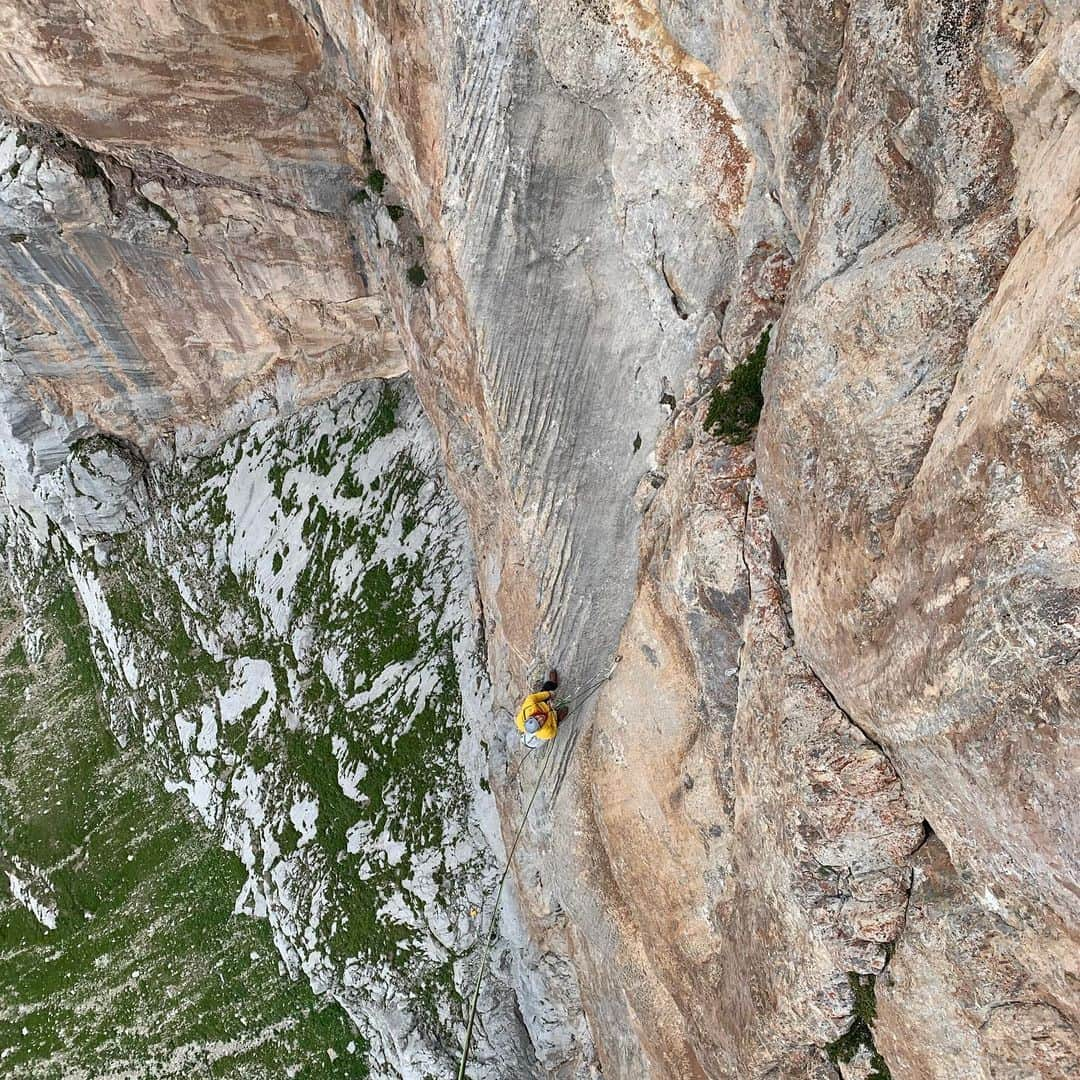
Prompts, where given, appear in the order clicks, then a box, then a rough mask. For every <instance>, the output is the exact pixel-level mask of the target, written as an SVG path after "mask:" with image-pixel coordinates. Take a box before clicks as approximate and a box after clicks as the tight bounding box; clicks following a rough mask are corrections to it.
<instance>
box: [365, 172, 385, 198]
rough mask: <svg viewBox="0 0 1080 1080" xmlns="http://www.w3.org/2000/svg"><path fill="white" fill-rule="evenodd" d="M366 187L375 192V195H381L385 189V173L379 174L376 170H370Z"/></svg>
mask: <svg viewBox="0 0 1080 1080" xmlns="http://www.w3.org/2000/svg"><path fill="white" fill-rule="evenodd" d="M367 182H368V187H369V188H371V190H372V191H374V192H375V194H376V195H381V194H382V191H383V188H384V187H386V173H381V172H379V170H378V169H372V170H371V172H369V173H368V178H367Z"/></svg>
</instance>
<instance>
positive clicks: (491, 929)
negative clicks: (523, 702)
mask: <svg viewBox="0 0 1080 1080" xmlns="http://www.w3.org/2000/svg"><path fill="white" fill-rule="evenodd" d="M621 659H622V654H617V655H616V657H615V659H614V660H613V661H612V663H611V667H610V668H608V670H607V673H606V674H605V675H604V676H603V677H602V678H600V679H597V680H596V681H595V682H593V683H590V684H589V685H588V686H586V687H584V688H583V689H581V690H579V691H578V692H577V693H576V694H574V695H572V696H571V697H570V698H568V699H567V700H566V701H564V702H562V703H561V704H562V705H565V706H567V707H573V708H574V709H578V708H580V707H581V704H582V703H583V702H584V701H586V700H588V698H589V697H590V696H591V695H592V694H594V693H595V692H596V691H597V690H599V689H600V687H601V686H603V685H604V683H606V682H607V681H608V679H610V678H611V676H612V675H614V674H615V668H616V666H617V665H618V663H619V661H620V660H621ZM570 715H571V714H570V713H567V719H569V718H570ZM564 723H565V721H564ZM553 742H554V740H550V741H549V749H548V753H546V754H545V755H544V764H543V765H542V766H541V767H540V772H539V774H538V775H537V777H536V783H535V785H534V786H533V789H532V794H531V795H530V796H529V801H528V803H527V804H526V806H525V813H524V814H522V815H521V824H519V825H518V827H517V832H515V833H514V839H513V842H512V843H511V845H510V850H509V851H508V852H507V855H506V865H505V866H504V867H503V872H502V876H501V877H500V878H499V887H498V888H497V889H496V890H495V903H494V905H493V907H492V909H491V923H490V925H489V926H488V933H487V940H486V941H485V942H484V951H483V952H482V953H481V954H480V969H479V970H478V971H477V973H476V986H475V987H474V988H473V995H472V1001H471V1002H470V1003H469V1019H468V1022H467V1023H466V1025H465V1045H464V1047H463V1048H462V1051H461V1062H460V1064H459V1065H458V1071H457V1080H465V1067H466V1066H467V1065H468V1063H469V1049H470V1047H471V1046H472V1035H473V1026H474V1025H475V1023H476V1006H477V1003H478V1002H479V1001H480V984H481V983H482V982H483V980H484V972H485V971H486V970H487V965H488V959H489V958H490V956H491V947H492V945H493V944H494V942H495V928H496V926H498V923H499V901H500V900H501V899H502V891H503V886H504V885H505V884H506V879H507V877H509V875H510V866H511V864H512V863H513V861H514V852H515V851H517V846H518V841H519V840H520V839H521V834H522V832H523V831H524V829H525V822H526V821H528V820H529V812H530V811H531V810H532V806H533V803H534V802H535V801H536V796H537V795H538V794H539V792H540V785H541V784H542V783H543V781H544V777H545V776H546V775H547V771H548V768H549V766H550V765H551V763H552V761H554V760H555V755H554V754H552V753H551V751H550V746H551V744H552V743H553ZM530 751H531V748H530ZM527 756H528V755H527V754H526V755H524V756H523V757H522V759H521V761H520V762H519V763H518V767H517V769H516V770H515V771H514V774H513V775H514V777H515V778H516V777H517V774H518V772H520V771H521V766H522V764H524V762H525V758H526V757H527ZM507 783H508V785H509V781H508V782H507Z"/></svg>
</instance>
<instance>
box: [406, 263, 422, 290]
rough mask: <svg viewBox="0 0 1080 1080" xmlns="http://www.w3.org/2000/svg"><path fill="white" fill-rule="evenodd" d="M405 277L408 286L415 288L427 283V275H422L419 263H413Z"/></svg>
mask: <svg viewBox="0 0 1080 1080" xmlns="http://www.w3.org/2000/svg"><path fill="white" fill-rule="evenodd" d="M405 276H406V277H407V278H408V279H409V284H410V285H415V286H416V287H417V288H419V287H420V286H421V285H423V284H424V282H425V281H427V274H425V273H424V268H423V267H422V266H421V265H420V264H419V263H413V264H412V266H410V267H409V272H408V273H407V274H406V275H405Z"/></svg>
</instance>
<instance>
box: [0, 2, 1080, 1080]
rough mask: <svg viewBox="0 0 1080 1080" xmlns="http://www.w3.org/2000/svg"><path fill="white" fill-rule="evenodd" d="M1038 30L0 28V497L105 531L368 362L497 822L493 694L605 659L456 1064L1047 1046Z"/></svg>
mask: <svg viewBox="0 0 1080 1080" xmlns="http://www.w3.org/2000/svg"><path fill="white" fill-rule="evenodd" d="M1077 14H1078V13H1077V10H1076V8H1075V5H1072V4H1069V3H1055V2H1041V3H1040V2H1036V3H1030V4H1028V3H1014V2H1012V0H1001V2H998V3H993V2H989V3H987V2H978V0H972V2H969V3H962V2H957V0H918V2H915V3H912V4H908V5H906V6H897V5H892V4H889V3H886V2H884V0H852V2H851V3H850V4H847V5H844V4H814V3H808V2H803V0H779V2H777V3H761V4H756V5H748V4H742V3H736V2H733V0H706V2H705V3H702V4H699V5H689V4H683V3H669V2H665V0H596V2H590V0H551V2H549V3H545V4H531V3H528V2H527V0H494V2H486V3H479V2H477V0H420V2H419V3H409V4H406V3H401V2H399V0H385V2H380V3H374V2H368V0H356V2H355V3H352V4H347V3H344V2H342V0H306V2H303V3H301V2H299V0H297V2H296V3H294V4H291V5H290V4H289V3H287V2H285V0H261V2H260V3H258V4H255V5H231V4H225V3H220V2H217V0H192V2H187V0H183V2H180V3H173V4H171V5H160V4H155V3H151V2H150V0H141V2H139V0H125V2H124V3H120V4H117V3H110V4H106V3H104V2H99V0H91V2H89V3H87V2H82V3H78V4H76V3H67V2H60V3H57V4H53V5H49V7H48V8H47V9H38V8H36V7H34V6H32V5H21V4H14V5H8V6H7V7H6V9H5V15H4V29H5V34H6V41H7V44H6V49H5V50H4V52H3V53H2V54H0V103H2V105H3V107H4V109H5V110H6V113H7V119H6V120H5V127H4V129H3V132H4V137H3V141H2V142H0V215H2V233H3V235H2V236H0V268H2V269H0V272H2V274H3V290H2V295H0V305H2V309H3V337H2V339H0V349H2V350H3V365H2V367H3V401H2V402H0V405H2V425H3V426H2V429H0V434H2V436H3V439H2V445H3V461H4V465H5V469H6V473H7V482H6V490H7V492H8V498H9V500H11V501H14V502H18V503H20V504H21V505H24V506H26V507H28V508H30V509H32V510H33V511H34V512H35V513H45V514H47V515H48V517H49V518H50V520H52V521H53V522H54V523H56V524H57V525H58V526H59V527H63V528H64V529H67V530H68V531H69V533H72V534H75V535H78V534H80V533H82V532H90V531H94V530H95V529H97V528H100V527H101V526H102V523H103V522H107V523H108V525H109V528H110V529H119V530H122V529H124V528H130V527H131V526H132V521H133V520H134V519H133V517H132V515H133V514H137V513H138V512H139V510H138V507H137V506H136V509H134V510H133V509H131V508H130V506H129V504H130V503H131V500H130V499H127V497H126V494H125V493H126V492H127V491H128V490H129V489H130V488H131V487H132V486H133V485H135V484H137V482H138V479H137V478H138V476H140V475H141V473H140V470H141V469H143V468H144V467H147V466H152V467H156V466H157V465H159V464H161V463H168V462H170V461H172V460H174V459H177V458H178V459H179V460H180V461H181V462H184V461H188V460H190V459H191V458H192V457H193V456H198V455H204V454H206V453H207V452H208V451H209V450H210V449H212V448H214V447H216V446H217V445H218V444H220V443H221V442H222V441H223V440H224V439H225V438H227V437H228V436H229V435H231V434H233V433H234V432H236V431H238V430H240V429H243V428H245V427H246V426H248V425H249V424H250V423H252V422H253V421H254V420H256V419H259V420H265V419H266V418H268V417H271V416H273V415H275V414H283V415H286V414H288V413H290V412H291V411H292V410H294V409H295V408H297V407H298V406H300V405H302V404H304V403H306V402H311V401H317V400H320V399H322V398H324V397H326V396H327V395H329V394H330V393H332V392H333V391H336V390H337V389H339V388H340V387H341V386H342V385H344V384H345V383H348V382H352V381H357V380H362V379H366V378H371V377H375V376H389V375H396V374H399V373H401V372H402V371H405V370H406V369H407V370H408V372H409V374H410V375H411V378H412V380H413V382H414V383H415V387H416V391H417V392H418V394H419V397H420V400H421V402H422V403H423V406H424V409H425V411H426V413H427V416H428V417H429V418H430V421H431V422H432V424H433V425H434V427H435V429H436V430H437V432H438V435H439V439H440V442H441V448H442V451H443V457H444V460H445V467H446V469H447V472H448V476H449V478H450V481H451V484H452V485H453V488H454V491H455V493H456V496H457V498H458V500H459V501H460V504H461V507H462V509H463V511H464V514H465V516H466V518H467V521H468V533H469V537H470V540H471V546H472V551H473V556H474V557H475V561H476V576H477V585H478V590H479V598H480V605H479V607H480V611H479V618H480V619H481V620H482V621H481V624H480V627H479V630H480V634H481V637H482V640H483V643H484V647H485V649H486V666H487V675H488V678H489V679H490V693H491V708H492V711H491V712H490V713H485V714H484V715H482V716H481V715H476V716H475V722H476V723H477V724H478V725H479V731H478V732H477V735H478V738H482V739H483V741H484V745H485V746H486V748H487V758H486V762H485V764H484V766H483V769H484V771H485V775H473V776H472V777H471V779H472V781H473V783H475V784H477V785H490V788H491V790H492V791H493V793H494V796H495V800H496V803H497V805H498V808H499V811H500V815H501V823H502V832H503V838H504V839H505V840H509V838H510V837H511V835H512V834H513V832H514V831H515V830H516V828H517V825H518V822H519V820H520V815H521V813H522V810H523V804H524V802H525V800H527V798H528V796H529V793H530V791H531V788H532V783H533V781H534V780H535V777H536V775H537V769H538V766H537V765H536V763H535V762H531V761H529V760H526V762H525V764H524V765H523V766H522V767H521V768H520V770H518V768H517V757H518V753H519V748H518V746H517V742H516V735H515V733H514V732H513V730H512V729H511V728H510V726H509V725H508V724H507V722H506V720H505V716H504V713H503V711H502V710H506V709H508V708H509V709H512V708H513V707H514V705H515V704H516V701H515V699H516V697H517V695H518V694H519V693H520V692H521V690H522V688H523V687H524V686H526V685H527V683H528V682H529V680H530V678H532V677H533V676H534V675H535V672H536V671H537V670H538V669H539V668H540V667H541V666H543V665H545V664H546V663H547V662H548V661H549V660H550V661H553V662H555V663H557V664H558V666H559V667H560V669H561V670H562V671H563V673H564V678H565V679H566V680H567V685H568V686H570V687H571V688H573V687H574V686H582V685H585V684H587V683H588V682H589V680H590V678H592V677H594V676H595V674H596V673H598V672H602V671H604V670H606V669H607V667H608V665H609V664H610V662H611V658H612V657H613V656H614V655H615V654H616V653H620V654H621V655H622V656H623V657H624V659H623V661H622V662H621V664H620V665H619V666H618V668H617V669H616V674H615V676H614V678H613V679H612V680H611V681H610V682H609V683H608V684H607V685H606V686H605V687H604V688H603V690H602V691H601V692H600V693H599V694H598V695H597V696H596V697H594V698H591V699H590V700H589V701H588V702H587V703H586V705H585V707H583V708H582V709H581V710H580V711H579V712H578V713H577V715H575V716H574V717H573V718H572V719H571V721H570V722H569V724H568V725H567V727H566V728H565V730H564V732H563V734H562V735H561V736H560V738H559V740H558V742H557V743H556V745H555V747H554V748H553V750H552V753H553V754H554V755H555V758H554V761H553V762H552V763H549V764H551V766H552V767H551V769H550V773H549V775H550V779H549V780H547V781H546V782H545V783H544V785H543V786H542V789H541V793H540V796H539V800H538V803H537V804H536V805H535V806H534V809H533V812H532V814H531V816H530V819H529V821H528V823H527V825H526V828H525V832H524V841H523V846H522V848H520V849H519V852H518V857H517V859H516V860H515V863H514V876H513V882H514V886H515V889H514V893H515V895H514V897H513V899H512V913H511V918H510V919H509V921H508V923H507V925H506V928H505V930H506V932H505V935H504V937H503V938H502V940H501V942H500V946H499V950H498V955H497V958H496V959H497V963H496V965H495V969H496V972H497V978H496V981H495V982H494V983H493V985H492V987H491V988H490V991H489V992H488V993H487V994H485V996H484V998H483V1000H482V1010H481V1025H482V1028H483V1031H482V1035H483V1038H482V1040H481V1045H480V1046H479V1048H478V1056H477V1062H478V1064H477V1069H478V1072H477V1075H484V1076H518V1075H521V1076H553V1077H565V1078H570V1077H585V1076H590V1075H600V1073H601V1071H602V1074H603V1075H604V1076H618V1077H627V1078H634V1077H656V1078H659V1077H665V1078H666V1077H679V1078H682V1077H688V1078H691V1077H723V1078H727V1077H732V1078H739V1080H742V1078H744V1077H775V1078H786V1077H791V1078H795V1077H799V1078H803V1077H805V1078H811V1077H812V1078H815V1080H817V1078H821V1080H824V1078H827V1077H832V1078H835V1077H836V1076H838V1075H840V1076H843V1077H844V1080H850V1078H852V1077H857V1078H858V1080H863V1078H865V1077H867V1076H878V1077H880V1076H882V1075H884V1072H883V1070H884V1069H886V1068H888V1069H889V1070H891V1073H892V1075H893V1076H895V1077H897V1078H905V1080H916V1078H919V1080H922V1078H927V1077H932V1078H941V1080H945V1078H953V1077H964V1078H967V1077H971V1078H976V1077H978V1078H982V1077H992V1076H994V1077H996V1076H1008V1077H1016V1078H1017V1080H1019V1078H1020V1077H1067V1076H1072V1075H1076V1074H1077V1073H1078V1072H1080V1040H1078V1036H1077V1031H1076V1024H1077V1020H1078V1016H1077V1012H1078V999H1077V993H1076V978H1077V974H1078V973H1077V970H1076V956H1077V955H1078V951H1077V927H1078V923H1080V919H1078V915H1080V912H1078V911H1077V900H1076V876H1077V864H1078V859H1077V849H1076V841H1077V836H1078V834H1080V822H1078V821H1077V820H1076V806H1077V805H1080V802H1078V799H1077V784H1076V775H1075V748H1076V739H1077V728H1076V719H1077V706H1078V704H1080V703H1078V700H1077V687H1078V686H1080V678H1078V676H1080V672H1078V663H1080V661H1078V657H1080V645H1078V641H1077V636H1078V631H1077V625H1078V620H1077V614H1078V605H1077V601H1078V598H1080V565H1078V556H1077V552H1078V551H1080V547H1078V545H1077V528H1078V523H1080V516H1078V506H1077V494H1076V493H1077V490H1078V482H1080V477H1078V469H1080V459H1078V423H1077V416H1078V415H1080V391H1078V389H1077V387H1078V386H1080V379H1078V375H1080V372H1078V366H1080V361H1078V359H1077V356H1078V346H1080V341H1078V338H1080V250H1078V247H1080V202H1078V192H1080V115H1078V110H1077V105H1078V103H1080V61H1078V56H1080V22H1078V21H1077ZM767 328H771V334H770V337H769V351H768V361H767V366H766V370H765V380H764V410H763V412H762V418H761V424H760V427H759V428H758V430H757V433H756V437H755V439H754V440H753V441H752V442H751V443H749V444H743V445H737V446H732V445H729V444H728V443H726V442H724V441H723V440H722V439H720V438H718V437H716V436H715V435H712V434H710V433H709V431H708V430H707V429H706V424H705V423H704V420H705V416H706V413H707V411H708V408H709V405H710V401H711V398H712V395H713V393H714V391H715V390H717V389H722V388H723V386H724V384H725V380H726V377H727V376H728V375H729V374H730V373H731V371H732V370H733V368H734V367H735V365H736V364H737V363H738V362H740V361H742V360H743V359H744V357H746V356H747V354H749V353H750V352H751V350H752V349H753V348H754V346H755V345H756V344H757V343H758V342H759V340H760V339H761V335H762V333H763V331H764V330H766V329H767ZM96 433H102V434H105V435H107V436H110V437H111V438H113V439H119V440H122V441H123V442H122V446H123V447H125V450H124V455H126V456H124V455H121V457H123V460H125V461H126V462H127V463H128V464H127V465H126V466H124V467H123V468H121V467H120V466H119V465H117V466H116V467H115V468H113V467H112V466H110V469H111V470H112V471H111V472H110V474H109V477H108V483H105V484H104V485H103V484H102V482H100V481H95V483H94V484H93V485H90V486H92V487H93V491H92V492H90V493H89V495H88V492H87V490H86V488H87V483H86V482H82V485H81V486H80V481H79V480H78V475H79V474H78V469H79V468H80V467H85V462H84V461H83V460H82V459H81V458H79V456H78V455H79V447H80V446H82V445H83V443H82V442H81V441H80V440H85V439H86V437H88V436H90V435H94V434H96ZM84 451H85V448H84ZM117 469H119V472H117V471H116V470H117ZM84 471H85V468H84ZM72 477H74V479H71V478H72ZM87 497H90V498H91V505H88V504H87V502H86V499H87ZM136 503H137V500H136ZM474 764H475V763H474ZM477 768H479V766H477ZM492 843H493V846H494V848H495V849H496V851H497V849H498V847H499V845H498V841H497V839H496V838H492ZM456 975H457V978H458V982H459V989H461V988H462V987H463V985H464V983H465V982H466V981H467V978H468V970H467V965H462V966H461V968H460V970H458V971H457V973H456ZM875 980H876V981H875ZM875 1000H876V1005H877V1007H876V1016H875V1015H874V1011H875V1010H874V1007H873V1005H874V1002H875ZM508 1001H509V1002H511V1003H512V1005H513V1009H512V1010H509V1009H508ZM511 1011H512V1012H513V1016H512V1017H511V1016H510V1012H511ZM390 1041H391V1042H392V1040H390ZM451 1049H452V1048H451ZM429 1050H430V1048H427V1049H425V1053H428V1051H429ZM443 1050H447V1053H448V1055H449V1056H452V1052H451V1050H450V1049H448V1048H446V1047H443ZM430 1052H431V1053H433V1054H436V1056H437V1053H438V1051H437V1050H431V1051H430ZM403 1060H404V1059H401V1058H397V1059H393V1060H392V1055H390V1056H389V1057H387V1058H385V1059H384V1061H383V1062H382V1063H381V1065H380V1067H382V1068H385V1069H386V1070H387V1075H393V1071H392V1070H394V1069H398V1070H402V1069H405V1070H407V1067H408V1066H407V1065H405V1064H403V1063H402V1062H403ZM409 1060H420V1058H413V1059H409ZM423 1060H425V1061H427V1060H429V1058H426V1057H425V1058H423ZM430 1060H435V1058H431V1059H430ZM445 1060H448V1058H447V1059H445ZM838 1070H839V1071H838Z"/></svg>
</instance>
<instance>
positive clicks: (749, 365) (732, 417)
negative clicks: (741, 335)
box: [705, 326, 772, 446]
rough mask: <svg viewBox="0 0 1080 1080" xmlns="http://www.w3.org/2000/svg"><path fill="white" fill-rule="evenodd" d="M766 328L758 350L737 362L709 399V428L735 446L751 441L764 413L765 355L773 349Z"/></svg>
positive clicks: (707, 417)
mask: <svg viewBox="0 0 1080 1080" xmlns="http://www.w3.org/2000/svg"><path fill="white" fill-rule="evenodd" d="M771 329H772V327H771V326H768V327H766V328H765V330H764V331H762V334H761V338H760V340H759V341H758V343H757V346H756V347H755V348H754V351H753V352H752V353H751V354H750V355H749V356H748V357H747V358H746V359H745V360H744V361H743V362H742V363H741V364H736V365H735V367H734V369H733V370H732V372H731V374H730V375H729V376H728V379H727V383H726V384H724V385H722V386H718V387H717V388H716V389H715V390H714V391H713V392H712V398H711V399H710V400H709V411H708V412H707V413H706V414H705V430H706V431H707V432H708V433H709V434H710V435H715V436H716V437H717V438H719V439H723V440H724V442H726V443H729V444H731V445H732V446H738V445H739V444H740V443H744V442H747V441H748V440H749V438H750V436H751V435H752V434H753V432H754V428H755V427H756V426H757V422H758V418H759V417H760V416H761V407H762V406H763V405H764V404H765V399H764V398H763V397H762V394H761V376H762V373H763V372H764V371H765V354H766V353H767V352H768V351H769V331H770V330H771Z"/></svg>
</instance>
